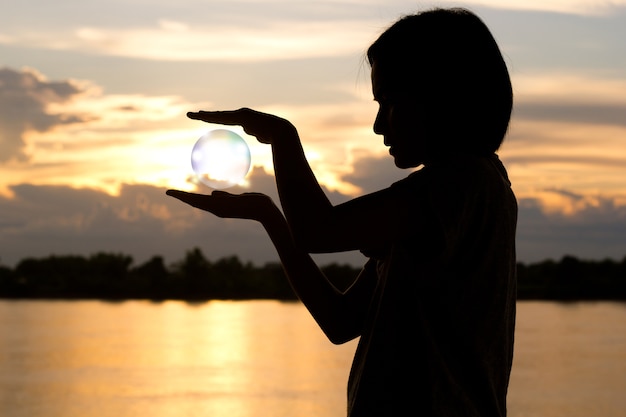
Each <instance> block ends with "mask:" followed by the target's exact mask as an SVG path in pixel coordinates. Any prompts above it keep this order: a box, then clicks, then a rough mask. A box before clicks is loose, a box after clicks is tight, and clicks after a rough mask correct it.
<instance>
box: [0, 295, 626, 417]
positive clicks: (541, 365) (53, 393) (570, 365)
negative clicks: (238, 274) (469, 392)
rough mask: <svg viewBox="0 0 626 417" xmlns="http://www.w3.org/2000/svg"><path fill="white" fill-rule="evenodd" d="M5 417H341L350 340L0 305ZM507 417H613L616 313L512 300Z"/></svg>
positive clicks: (248, 317) (135, 308) (152, 310)
mask: <svg viewBox="0 0 626 417" xmlns="http://www.w3.org/2000/svg"><path fill="white" fill-rule="evenodd" d="M0 327H2V329H3V337H2V339H0V410H1V412H2V416H6V417H18V416H19V417H26V416H28V417H39V416H46V417H55V416H59V417H74V416H81V417H82V416H85V415H88V416H94V417H108V416H111V417H112V416H116V417H119V416H122V417H123V416H136V415H150V416H151V417H166V416H199V417H201V416H211V417H214V416H224V417H226V416H227V417H252V416H263V415H271V416H277V417H281V416H285V417H287V416H288V417H304V416H306V417H311V416H324V417H341V416H343V415H345V386H346V382H347V377H348V372H349V367H350V361H351V358H352V354H353V352H354V348H355V347H356V345H355V343H354V342H351V343H349V344H347V345H343V346H334V345H332V344H330V342H328V341H327V340H326V339H325V338H324V336H323V334H322V333H321V331H319V329H318V328H317V326H316V324H315V322H314V321H313V319H312V318H311V317H310V316H309V315H308V313H307V312H306V310H305V309H304V307H303V306H302V305H301V304H299V303H280V302H276V301H244V302H218V301H212V302H208V303H204V304H186V303H182V302H165V303H158V304H157V303H149V302H139V301H132V302H124V303H117V304H113V303H103V302H98V301H76V302H55V301H13V302H11V301H0ZM514 367H515V368H514V372H513V377H512V381H511V387H510V395H509V410H510V413H509V415H510V416H512V417H526V416H532V417H535V416H542V417H560V416H568V417H579V416H580V417H583V416H584V417H588V416H600V415H602V416H604V417H617V416H623V415H624V410H626V400H624V399H623V398H622V397H623V395H622V393H623V391H624V389H625V388H626V307H625V306H624V305H622V304H615V303H581V304H556V303H547V302H520V303H519V312H518V331H517V341H516V356H515V364H514Z"/></svg>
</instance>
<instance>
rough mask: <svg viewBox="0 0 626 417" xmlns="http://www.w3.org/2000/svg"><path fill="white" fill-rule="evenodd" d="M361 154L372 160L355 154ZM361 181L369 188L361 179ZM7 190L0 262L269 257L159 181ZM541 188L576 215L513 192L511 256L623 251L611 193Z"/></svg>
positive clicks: (621, 215) (623, 218) (623, 225)
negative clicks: (110, 189) (110, 187)
mask: <svg viewBox="0 0 626 417" xmlns="http://www.w3.org/2000/svg"><path fill="white" fill-rule="evenodd" d="M366 162H368V163H370V164H376V163H377V162H380V161H371V160H363V161H360V163H366ZM383 176H386V174H385V175H383ZM361 181H365V178H364V177H362V178H361ZM250 182H251V187H252V189H254V190H255V191H260V192H265V193H267V194H269V195H271V196H272V198H274V199H276V201H277V196H276V189H275V185H274V179H273V177H272V176H271V175H268V174H266V173H265V172H264V171H263V170H262V169H260V168H256V169H255V171H254V172H253V173H252V176H251V178H250ZM363 185H364V187H365V188H371V187H372V186H373V185H372V184H371V183H369V182H364V183H363ZM12 191H13V194H14V197H13V198H6V197H0V213H2V214H3V215H2V218H1V219H0V248H2V249H1V250H0V257H1V261H2V262H3V263H4V264H7V265H15V264H16V263H17V262H19V261H20V260H21V259H24V258H26V257H45V256H49V255H51V254H57V255H64V254H78V255H89V254H93V253H96V252H100V251H106V252H114V253H124V254H129V255H131V256H133V258H134V260H135V263H136V264H139V263H142V262H145V261H146V260H148V259H149V258H150V257H152V256H154V255H161V256H164V257H165V259H166V261H167V262H168V263H171V262H175V261H178V260H180V259H182V257H183V256H184V253H185V252H186V251H187V250H189V249H191V248H193V247H199V248H201V250H202V251H203V252H204V253H205V255H206V256H207V257H208V258H209V259H212V260H216V259H219V258H222V257H225V256H230V255H237V256H239V257H240V259H242V260H244V261H251V262H254V263H256V264H259V265H261V264H264V263H266V262H276V261H277V260H278V257H277V254H276V253H275V250H274V248H273V246H272V245H271V242H270V241H269V238H268V237H267V235H266V234H265V231H264V230H263V229H262V227H261V226H260V225H259V224H257V223H255V222H252V221H245V220H237V219H219V218H217V217H214V216H212V215H211V214H209V213H206V212H203V211H200V210H197V209H194V208H192V207H190V206H187V205H185V204H183V203H181V202H179V201H177V200H175V199H173V198H171V197H167V196H166V195H165V189H164V188H162V187H157V186H152V185H130V184H126V185H124V186H123V187H122V188H121V190H120V193H119V195H117V196H112V195H110V194H107V193H105V192H102V191H98V190H93V189H76V188H71V187H67V186H35V185H28V184H23V185H18V186H13V187H12ZM199 191H200V192H205V189H204V188H202V189H200V190H199ZM229 191H231V192H234V193H238V192H242V191H244V189H241V188H237V187H235V188H233V189H230V190H229ZM206 192H208V189H207V190H206ZM546 192H548V193H552V194H554V195H557V196H559V197H561V198H564V199H569V200H571V202H572V203H573V204H578V205H579V209H578V211H576V213H575V215H564V214H562V213H560V212H552V211H550V210H547V209H546V207H544V205H543V203H542V202H541V201H538V200H533V199H528V198H522V199H520V200H519V207H520V211H519V224H518V239H517V240H518V258H519V260H520V261H523V262H535V261H541V260H545V259H548V258H552V259H559V258H560V257H562V256H564V255H566V254H569V255H574V256H578V257H581V258H585V259H604V258H606V257H610V258H613V259H621V258H622V257H623V256H624V255H625V254H626V204H621V205H620V204H618V203H617V202H616V200H615V199H613V198H610V197H605V198H597V199H595V200H593V199H589V198H587V197H585V196H583V195H580V194H578V193H575V192H571V191H569V190H547V191H546ZM329 195H330V196H331V199H332V200H334V201H335V202H340V201H342V200H345V199H347V198H348V197H347V196H345V195H341V194H340V193H338V192H334V193H329ZM316 258H317V259H318V262H320V264H326V263H330V262H340V263H344V262H345V263H350V264H353V265H360V264H362V262H363V260H364V258H363V257H362V255H360V254H359V253H358V252H350V253H346V254H333V255H323V256H317V257H316Z"/></svg>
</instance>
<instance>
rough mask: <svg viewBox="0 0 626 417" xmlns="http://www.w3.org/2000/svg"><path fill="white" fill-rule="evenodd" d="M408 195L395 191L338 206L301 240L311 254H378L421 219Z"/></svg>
mask: <svg viewBox="0 0 626 417" xmlns="http://www.w3.org/2000/svg"><path fill="white" fill-rule="evenodd" d="M411 200H412V199H411V198H408V197H407V195H406V193H402V192H398V190H397V189H396V188H394V187H390V188H386V189H383V190H380V191H377V192H374V193H371V194H367V195H364V196H361V197H357V198H355V199H353V200H350V201H347V202H345V203H343V204H339V205H337V206H334V207H333V208H332V210H330V211H329V212H328V214H327V216H326V218H317V219H312V222H311V223H310V227H308V228H307V229H308V231H307V234H306V235H305V236H297V239H298V241H299V243H301V244H302V245H303V246H304V247H305V248H306V249H307V250H308V251H309V252H313V253H328V252H341V251H349V250H378V249H383V248H386V247H388V246H389V245H390V244H391V242H392V241H393V240H394V238H395V237H396V236H397V235H398V233H401V231H402V230H403V229H404V228H406V226H407V224H408V223H409V222H414V221H415V218H413V219H412V220H411V217H414V216H416V215H419V214H418V213H416V212H415V204H413V203H412V201H411Z"/></svg>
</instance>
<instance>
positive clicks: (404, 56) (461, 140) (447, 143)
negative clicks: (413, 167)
mask: <svg viewBox="0 0 626 417" xmlns="http://www.w3.org/2000/svg"><path fill="white" fill-rule="evenodd" d="M367 58H368V61H369V63H370V65H371V66H372V81H373V87H374V89H375V91H374V97H375V99H377V100H378V101H379V102H381V101H385V103H381V112H382V111H383V110H384V109H383V108H382V107H383V106H382V105H383V104H385V105H386V106H388V109H387V111H386V112H383V113H388V114H381V112H379V115H378V117H377V122H376V124H375V126H374V129H375V131H377V133H380V134H384V135H386V134H387V133H386V132H385V130H386V129H394V128H398V129H404V130H405V129H407V128H408V124H409V122H410V120H406V118H407V117H409V118H410V117H413V118H415V120H414V121H413V122H414V124H415V126H416V128H417V130H416V132H415V133H416V135H417V137H416V138H415V140H418V141H421V142H423V143H422V144H421V145H420V147H421V148H422V149H423V150H424V152H426V153H428V154H429V156H433V157H435V158H436V157H438V156H442V155H444V154H447V153H451V152H453V153H473V154H488V153H492V152H494V151H496V150H497V149H498V147H499V146H500V144H501V143H502V140H503V139H504V136H505V134H506V131H507V129H508V124H509V120H510V116H511V109H512V102H513V95H512V88H511V81H510V78H509V73H508V71H507V68H506V64H505V62H504V60H503V58H502V54H501V53H500V49H499V48H498V45H497V43H496V41H495V39H494V38H493V36H492V34H491V32H490V31H489V29H488V28H487V26H486V25H485V24H484V23H483V22H482V20H480V18H478V17H477V16H476V15H474V14H473V13H471V12H469V11H468V10H465V9H457V8H454V9H433V10H429V11H424V12H421V13H418V14H414V15H409V16H405V17H403V18H402V19H400V20H399V21H397V22H396V23H394V24H393V25H392V26H391V27H390V28H389V29H387V30H386V31H385V32H384V33H383V34H382V35H380V37H379V38H378V39H377V40H376V41H375V42H374V43H373V44H372V45H371V46H370V48H369V49H368V51H367ZM376 90H378V91H376ZM394 106H395V107H400V108H401V112H399V111H398V109H397V108H396V109H395V110H394V109H392V107H394ZM394 112H395V113H396V116H397V114H398V113H402V114H403V117H404V118H405V119H404V125H405V126H397V125H396V124H395V123H396V121H395V120H394V119H393V118H389V117H387V116H389V115H390V114H391V113H394ZM396 119H397V117H396ZM385 139H386V140H387V137H386V138H385ZM389 140H390V141H391V140H393V138H390V139H389ZM406 140H409V139H408V138H406V139H405V141H406ZM423 162H424V161H421V162H420V163H423Z"/></svg>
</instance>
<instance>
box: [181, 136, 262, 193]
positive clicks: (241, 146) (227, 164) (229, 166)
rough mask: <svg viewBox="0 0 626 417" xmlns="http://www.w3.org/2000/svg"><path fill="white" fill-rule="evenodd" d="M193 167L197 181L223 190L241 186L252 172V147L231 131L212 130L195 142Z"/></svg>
mask: <svg viewBox="0 0 626 417" xmlns="http://www.w3.org/2000/svg"><path fill="white" fill-rule="evenodd" d="M191 167H192V168H193V170H194V172H195V173H196V175H197V177H198V179H199V180H200V181H201V182H202V183H204V184H206V185H208V186H209V187H211V188H214V189H216V190H220V189H223V188H228V187H232V186H233V185H236V184H239V183H240V182H241V181H242V180H243V179H244V178H245V177H246V175H247V174H248V171H249V170H250V148H248V144H247V143H246V141H245V140H244V139H243V138H242V137H241V136H239V135H238V134H236V133H235V132H232V131H230V130H226V129H216V130H211V131H209V132H207V133H205V134H204V135H202V136H200V139H198V141H197V142H196V144H195V145H194V147H193V150H192V151H191Z"/></svg>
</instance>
